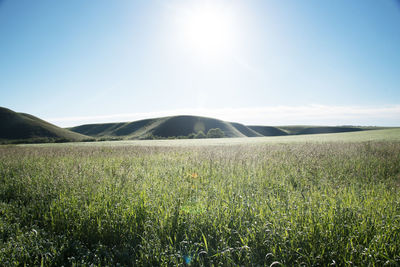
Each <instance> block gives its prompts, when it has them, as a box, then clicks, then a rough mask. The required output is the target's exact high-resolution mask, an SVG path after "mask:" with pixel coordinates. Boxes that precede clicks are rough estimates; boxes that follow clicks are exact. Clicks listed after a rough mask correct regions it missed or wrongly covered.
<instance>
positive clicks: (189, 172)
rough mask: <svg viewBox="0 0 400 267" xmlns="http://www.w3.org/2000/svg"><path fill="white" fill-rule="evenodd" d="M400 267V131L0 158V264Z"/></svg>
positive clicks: (62, 150)
mask: <svg viewBox="0 0 400 267" xmlns="http://www.w3.org/2000/svg"><path fill="white" fill-rule="evenodd" d="M24 264H26V265H39V266H40V265H44V266H61V265H64V266H87V265H91V264H93V265H95V266H96V265H97V266H116V265H118V264H120V265H121V266H132V265H135V266H159V265H161V266H171V265H172V266H174V265H176V266H189V265H190V266H199V265H200V266H202V265H204V266H210V265H215V266H221V265H222V266H232V265H244V266H271V265H272V266H280V265H283V266H299V265H305V266H328V265H338V266H343V265H349V266H352V265H354V266H382V265H385V264H386V265H388V266H398V265H400V130H399V129H390V130H375V131H365V132H354V133H341V134H327V135H310V136H288V137H269V138H237V139H235V138H234V139H215V140H210V139H207V140H171V141H167V140H159V141H121V142H117V141H116V142H97V143H69V144H43V145H21V146H1V147H0V265H4V266H13V265H24Z"/></svg>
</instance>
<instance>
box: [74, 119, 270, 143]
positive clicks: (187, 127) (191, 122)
mask: <svg viewBox="0 0 400 267" xmlns="http://www.w3.org/2000/svg"><path fill="white" fill-rule="evenodd" d="M212 128H219V129H221V130H222V131H223V132H224V134H225V136H226V137H246V136H249V137H253V136H262V135H260V134H258V133H257V132H255V131H253V130H251V129H250V128H248V127H246V126H245V125H243V124H240V123H230V122H226V121H222V120H217V119H213V118H206V117H199V116H171V117H162V118H154V119H146V120H140V121H134V122H120V123H106V124H87V125H81V126H77V127H72V128H69V129H70V130H71V131H74V132H77V133H81V134H85V135H90V136H93V137H124V138H126V139H141V138H146V137H147V136H150V135H152V136H159V137H172V136H187V135H189V134H191V133H197V132H199V131H203V132H204V133H207V132H208V131H209V130H210V129H212Z"/></svg>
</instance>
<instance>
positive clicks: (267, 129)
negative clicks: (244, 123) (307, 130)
mask: <svg viewBox="0 0 400 267" xmlns="http://www.w3.org/2000/svg"><path fill="white" fill-rule="evenodd" d="M248 127H249V128H250V129H252V130H253V131H255V132H257V133H259V134H261V135H262V136H282V135H288V133H287V132H285V131H282V130H281V129H279V128H276V127H272V126H248Z"/></svg>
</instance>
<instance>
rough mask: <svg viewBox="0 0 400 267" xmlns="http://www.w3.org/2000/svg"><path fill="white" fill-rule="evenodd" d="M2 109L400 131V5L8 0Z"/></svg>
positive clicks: (93, 118)
mask: <svg viewBox="0 0 400 267" xmlns="http://www.w3.org/2000/svg"><path fill="white" fill-rule="evenodd" d="M0 106H2V107H6V108H9V109H12V110H14V111H17V112H25V113H29V114H32V115H35V116H37V117H39V118H42V119H45V120H48V121H50V122H52V123H54V124H56V125H58V126H61V127H69V126H76V125H80V124H88V123H100V122H117V121H133V120H138V119H145V118H150V117H160V116H169V115H178V114H191V115H201V116H208V117H214V118H218V119H223V120H228V121H234V122H241V123H245V124H253V125H255V124H259V125H304V124H308V125H377V126H400V2H399V1H396V0H380V1H376V0H351V1H349V0H336V1H320V0H309V1H300V0H298V1H294V0H287V1H281V0H274V1H272V0H271V1H269V0H265V1H264V0H246V1H245V0H241V1H239V0H230V1H228V0H213V1H188V0H179V1H178V0H171V1H166V0H165V1H161V0H147V1H144V0H142V1H133V0H127V1H124V0H120V1H108V0H107V1H106V0H104V1H103V0H85V1H81V0H68V1H53V0H35V1H32V0H0Z"/></svg>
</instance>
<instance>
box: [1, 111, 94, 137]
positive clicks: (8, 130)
mask: <svg viewBox="0 0 400 267" xmlns="http://www.w3.org/2000/svg"><path fill="white" fill-rule="evenodd" d="M89 138H90V137H89V136H85V135H82V134H79V133H75V132H72V131H69V130H67V129H63V128H60V127H57V126H55V125H53V124H51V123H48V122H46V121H44V120H41V119H39V118H37V117H35V116H32V115H30V114H26V113H17V112H14V111H12V110H10V109H7V108H3V107H0V142H1V143H10V142H57V141H82V140H85V139H89Z"/></svg>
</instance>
